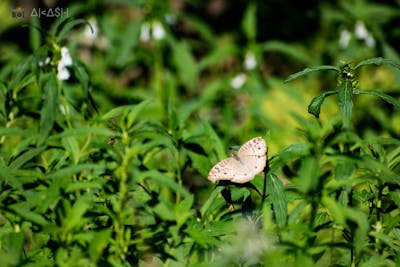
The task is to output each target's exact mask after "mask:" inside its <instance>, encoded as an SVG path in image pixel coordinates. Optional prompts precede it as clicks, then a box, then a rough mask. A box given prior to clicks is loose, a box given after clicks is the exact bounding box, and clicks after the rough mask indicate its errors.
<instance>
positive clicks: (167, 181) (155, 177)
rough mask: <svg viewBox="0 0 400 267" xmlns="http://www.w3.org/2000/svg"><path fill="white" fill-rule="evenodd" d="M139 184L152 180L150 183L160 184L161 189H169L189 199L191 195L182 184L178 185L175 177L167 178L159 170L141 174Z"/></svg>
mask: <svg viewBox="0 0 400 267" xmlns="http://www.w3.org/2000/svg"><path fill="white" fill-rule="evenodd" d="M137 179H138V182H141V181H143V180H144V179H150V181H152V182H154V183H155V184H158V186H160V187H168V188H170V189H172V190H173V191H175V192H177V193H179V194H181V195H182V196H184V197H189V196H190V193H189V192H188V191H187V190H186V189H185V188H184V187H183V186H181V185H180V184H178V183H177V182H176V181H175V180H174V178H173V177H170V176H167V175H165V174H163V173H161V172H159V171H157V170H150V171H145V172H142V173H140V175H139V176H138V177H137Z"/></svg>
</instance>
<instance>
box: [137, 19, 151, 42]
mask: <svg viewBox="0 0 400 267" xmlns="http://www.w3.org/2000/svg"><path fill="white" fill-rule="evenodd" d="M139 40H140V41H142V42H148V41H149V40H150V24H149V23H148V22H144V23H143V24H142V26H141V27H140V36H139Z"/></svg>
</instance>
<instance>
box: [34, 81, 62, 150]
mask: <svg viewBox="0 0 400 267" xmlns="http://www.w3.org/2000/svg"><path fill="white" fill-rule="evenodd" d="M57 106H58V86H57V81H56V77H55V75H51V76H49V79H48V80H47V81H46V83H45V85H44V102H43V107H42V110H41V112H40V126H39V134H40V136H39V140H38V144H43V143H44V142H45V141H46V139H47V137H48V136H49V134H50V131H51V130H52V129H53V124H54V121H55V117H56V113H57Z"/></svg>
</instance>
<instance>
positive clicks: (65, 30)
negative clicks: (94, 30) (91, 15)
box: [52, 16, 92, 43]
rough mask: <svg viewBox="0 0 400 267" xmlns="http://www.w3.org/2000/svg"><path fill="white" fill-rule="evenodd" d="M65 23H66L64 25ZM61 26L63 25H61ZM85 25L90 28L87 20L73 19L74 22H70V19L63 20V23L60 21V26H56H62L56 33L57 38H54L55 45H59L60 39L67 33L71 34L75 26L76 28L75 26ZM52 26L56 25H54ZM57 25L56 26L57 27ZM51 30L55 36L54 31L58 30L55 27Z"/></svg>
mask: <svg viewBox="0 0 400 267" xmlns="http://www.w3.org/2000/svg"><path fill="white" fill-rule="evenodd" d="M61 17H62V16H61ZM65 21H66V23H64V22H65ZM62 24H63V25H62ZM82 24H83V25H86V26H87V27H90V28H91V27H92V26H91V25H90V24H89V22H88V21H87V20H85V19H74V20H71V19H68V18H67V19H65V20H64V21H61V23H60V24H58V25H62V28H61V30H60V31H59V32H58V34H57V38H56V42H57V43H60V42H61V41H62V39H63V38H64V37H65V36H66V35H67V34H68V33H69V32H71V31H72V28H74V27H75V26H77V25H82ZM54 25H56V24H54ZM58 25H57V26H58ZM52 30H53V32H52V34H53V35H55V34H56V30H58V29H57V28H56V27H53V28H52Z"/></svg>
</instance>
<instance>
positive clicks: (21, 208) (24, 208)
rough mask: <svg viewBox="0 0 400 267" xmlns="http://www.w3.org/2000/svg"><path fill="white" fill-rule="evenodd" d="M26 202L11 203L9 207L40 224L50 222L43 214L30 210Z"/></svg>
mask: <svg viewBox="0 0 400 267" xmlns="http://www.w3.org/2000/svg"><path fill="white" fill-rule="evenodd" d="M25 204H26V203H18V204H14V205H10V206H8V208H9V209H10V210H12V211H14V212H15V213H16V214H17V215H19V216H20V217H21V218H23V219H25V220H27V221H30V222H33V223H36V224H38V225H40V226H44V225H46V224H48V221H47V220H46V219H45V218H44V217H43V216H42V215H41V214H38V213H36V212H33V211H30V210H29V207H28V205H25Z"/></svg>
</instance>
